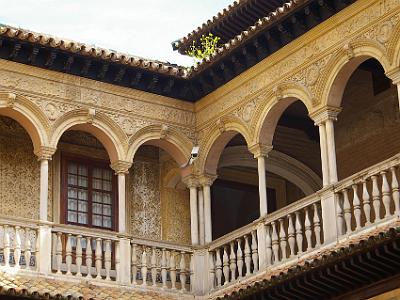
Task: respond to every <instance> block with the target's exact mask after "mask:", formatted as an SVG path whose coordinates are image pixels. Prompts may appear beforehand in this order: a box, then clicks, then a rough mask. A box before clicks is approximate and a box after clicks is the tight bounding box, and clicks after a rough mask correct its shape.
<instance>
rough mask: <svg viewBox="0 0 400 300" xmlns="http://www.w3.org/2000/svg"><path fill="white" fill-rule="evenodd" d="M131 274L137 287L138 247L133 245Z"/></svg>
mask: <svg viewBox="0 0 400 300" xmlns="http://www.w3.org/2000/svg"><path fill="white" fill-rule="evenodd" d="M131 251H132V253H131V272H132V284H133V285H136V284H137V281H136V278H137V253H136V251H137V245H136V244H132V247H131Z"/></svg>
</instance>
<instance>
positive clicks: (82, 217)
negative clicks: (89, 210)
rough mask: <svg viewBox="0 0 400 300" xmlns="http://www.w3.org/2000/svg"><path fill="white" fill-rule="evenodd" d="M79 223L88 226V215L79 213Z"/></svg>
mask: <svg viewBox="0 0 400 300" xmlns="http://www.w3.org/2000/svg"><path fill="white" fill-rule="evenodd" d="M78 223H80V224H87V215H86V214H85V213H78Z"/></svg>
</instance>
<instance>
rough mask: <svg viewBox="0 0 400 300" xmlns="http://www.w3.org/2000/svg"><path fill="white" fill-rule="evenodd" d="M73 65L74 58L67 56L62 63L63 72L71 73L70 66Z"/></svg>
mask: <svg viewBox="0 0 400 300" xmlns="http://www.w3.org/2000/svg"><path fill="white" fill-rule="evenodd" d="M73 63H74V57H73V56H68V57H67V60H66V61H65V63H64V71H65V72H67V73H69V72H70V71H71V67H72V64H73Z"/></svg>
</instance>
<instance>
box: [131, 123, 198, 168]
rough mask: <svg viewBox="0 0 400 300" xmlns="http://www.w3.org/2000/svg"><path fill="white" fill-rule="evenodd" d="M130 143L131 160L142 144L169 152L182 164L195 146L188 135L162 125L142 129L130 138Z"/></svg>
mask: <svg viewBox="0 0 400 300" xmlns="http://www.w3.org/2000/svg"><path fill="white" fill-rule="evenodd" d="M128 145H129V148H128V152H127V159H128V160H129V161H133V158H134V156H135V154H136V152H137V150H138V149H139V147H140V146H142V145H152V146H156V147H160V148H161V149H163V150H165V151H166V152H168V154H169V155H171V157H172V158H173V159H174V160H175V161H176V163H177V164H178V165H180V166H181V165H184V164H186V163H187V161H188V159H189V157H190V152H191V151H192V147H193V143H192V142H191V141H190V140H189V139H188V138H187V137H186V136H184V135H183V134H181V133H179V132H177V131H176V130H173V129H170V128H168V127H163V126H161V125H150V126H147V127H144V128H142V129H140V130H139V131H137V132H136V133H135V134H134V135H133V136H132V137H131V138H130V139H129V143H128Z"/></svg>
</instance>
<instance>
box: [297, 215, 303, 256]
mask: <svg viewBox="0 0 400 300" xmlns="http://www.w3.org/2000/svg"><path fill="white" fill-rule="evenodd" d="M295 214H296V223H295V226H296V243H297V254H301V253H303V229H302V226H301V216H300V212H299V211H296V212H295Z"/></svg>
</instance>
